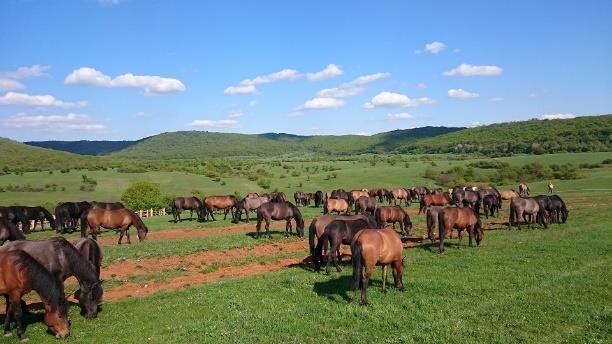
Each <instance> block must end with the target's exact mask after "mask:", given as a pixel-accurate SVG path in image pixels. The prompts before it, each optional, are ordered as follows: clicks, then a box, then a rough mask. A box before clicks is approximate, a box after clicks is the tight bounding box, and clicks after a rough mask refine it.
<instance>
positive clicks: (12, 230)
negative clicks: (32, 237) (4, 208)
mask: <svg viewBox="0 0 612 344" xmlns="http://www.w3.org/2000/svg"><path fill="white" fill-rule="evenodd" d="M25 238H26V237H25V235H23V232H22V231H20V230H19V229H18V228H17V226H15V225H14V224H13V223H12V222H10V221H8V220H7V219H4V218H0V246H2V245H4V243H5V242H6V241H7V240H10V241H14V240H25Z"/></svg>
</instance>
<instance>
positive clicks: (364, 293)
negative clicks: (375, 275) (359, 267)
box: [361, 260, 374, 306]
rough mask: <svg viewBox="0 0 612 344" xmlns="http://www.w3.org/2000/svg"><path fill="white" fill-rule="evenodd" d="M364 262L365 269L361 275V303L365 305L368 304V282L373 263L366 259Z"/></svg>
mask: <svg viewBox="0 0 612 344" xmlns="http://www.w3.org/2000/svg"><path fill="white" fill-rule="evenodd" d="M364 263H365V269H364V271H363V276H362V277H361V304H362V305H364V306H366V305H367V304H368V282H370V277H371V276H372V270H373V269H374V264H368V262H367V260H366V261H365V262H364Z"/></svg>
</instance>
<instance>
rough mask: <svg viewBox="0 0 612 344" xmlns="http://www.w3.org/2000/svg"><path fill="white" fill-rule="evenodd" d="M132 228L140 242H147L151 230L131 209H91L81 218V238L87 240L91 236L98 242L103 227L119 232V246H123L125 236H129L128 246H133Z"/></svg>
mask: <svg viewBox="0 0 612 344" xmlns="http://www.w3.org/2000/svg"><path fill="white" fill-rule="evenodd" d="M130 226H134V227H136V230H137V231H138V240H139V241H143V240H145V238H146V237H147V233H148V232H149V229H148V228H147V226H146V225H145V224H144V222H142V219H141V218H140V217H139V216H138V215H136V213H134V212H133V211H131V210H130V209H125V208H124V209H118V210H106V209H90V210H89V211H87V212H86V213H84V214H83V215H82V216H81V237H82V238H86V237H87V235H91V237H92V238H93V239H94V240H96V239H97V236H98V234H100V233H101V232H100V227H102V228H106V229H114V230H115V231H117V232H119V241H118V244H119V245H121V240H122V239H123V235H126V236H127V241H128V244H131V243H132V241H131V240H130V232H129V229H130Z"/></svg>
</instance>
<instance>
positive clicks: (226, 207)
mask: <svg viewBox="0 0 612 344" xmlns="http://www.w3.org/2000/svg"><path fill="white" fill-rule="evenodd" d="M204 205H205V206H206V218H207V219H208V215H210V217H211V218H212V220H213V221H216V220H215V216H214V214H213V212H214V211H215V210H223V213H224V216H223V220H226V219H227V213H228V212H229V213H230V215H231V216H232V221H235V219H234V213H233V212H232V208H234V207H236V206H237V205H238V201H237V200H236V197H235V196H233V195H225V196H208V197H206V198H204Z"/></svg>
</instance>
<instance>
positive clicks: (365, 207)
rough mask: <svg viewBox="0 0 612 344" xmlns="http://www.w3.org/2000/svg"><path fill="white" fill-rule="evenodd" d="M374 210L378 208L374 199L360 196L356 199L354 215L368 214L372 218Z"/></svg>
mask: <svg viewBox="0 0 612 344" xmlns="http://www.w3.org/2000/svg"><path fill="white" fill-rule="evenodd" d="M376 208H378V203H377V202H376V198H374V197H370V196H361V197H359V198H358V199H357V201H355V214H357V213H361V214H365V213H366V212H369V213H370V214H372V216H374V212H375V211H376Z"/></svg>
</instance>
